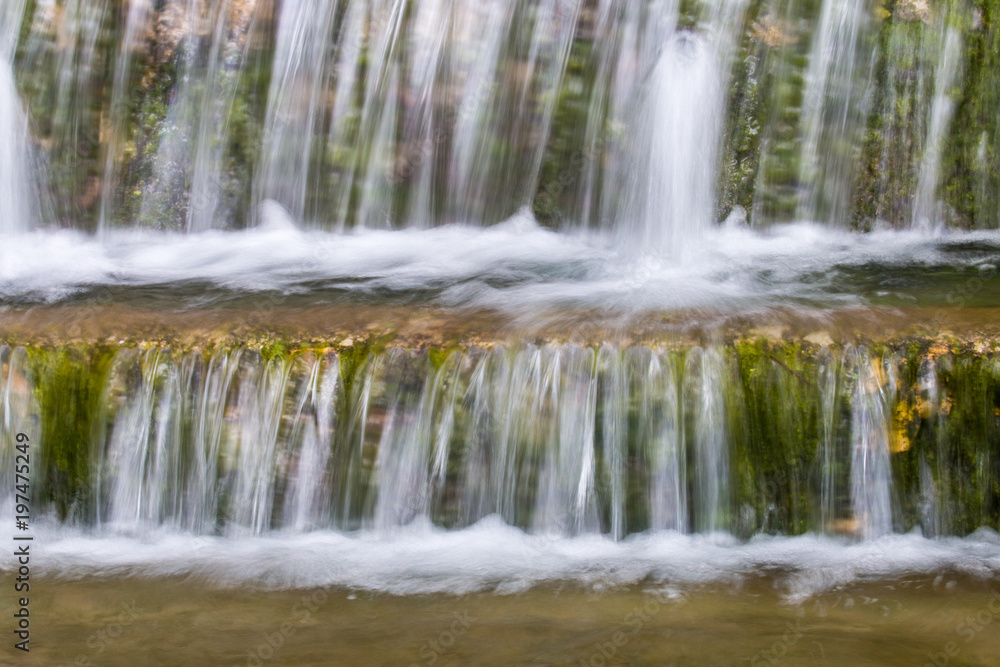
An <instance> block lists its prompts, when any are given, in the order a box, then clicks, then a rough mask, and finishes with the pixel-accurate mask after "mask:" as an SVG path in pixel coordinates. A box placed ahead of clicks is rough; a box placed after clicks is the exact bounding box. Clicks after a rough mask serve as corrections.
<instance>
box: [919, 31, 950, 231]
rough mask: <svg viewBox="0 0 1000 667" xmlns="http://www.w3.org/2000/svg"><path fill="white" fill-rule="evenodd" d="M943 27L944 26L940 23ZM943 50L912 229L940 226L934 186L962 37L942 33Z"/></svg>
mask: <svg viewBox="0 0 1000 667" xmlns="http://www.w3.org/2000/svg"><path fill="white" fill-rule="evenodd" d="M942 22H943V23H946V22H945V21H943V20H942ZM943 39H944V47H943V48H942V49H941V51H940V60H939V62H938V64H937V67H936V69H935V72H934V101H933V102H932V104H931V111H930V128H929V129H928V130H927V138H926V141H925V144H924V154H923V159H922V160H921V162H920V175H919V177H918V179H917V194H916V201H915V202H914V204H913V222H912V226H913V227H914V228H915V229H920V230H923V231H929V230H931V229H934V228H937V227H939V226H940V225H941V223H942V222H943V221H942V220H941V217H940V216H939V215H938V212H937V209H938V202H937V197H936V195H937V186H938V180H939V171H940V169H941V153H942V150H943V149H944V139H945V137H946V133H947V130H948V126H949V125H950V124H951V117H952V113H953V112H954V109H955V102H954V100H953V99H952V96H951V92H952V91H951V89H952V86H954V84H955V79H956V77H957V74H958V66H959V61H960V56H961V52H962V35H961V33H960V32H959V31H958V30H957V29H956V28H953V27H951V26H948V27H946V28H945V29H944V37H943Z"/></svg>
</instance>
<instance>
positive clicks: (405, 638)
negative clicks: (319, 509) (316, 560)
mask: <svg viewBox="0 0 1000 667" xmlns="http://www.w3.org/2000/svg"><path fill="white" fill-rule="evenodd" d="M13 604H14V601H13V600H12V599H11V596H5V600H4V607H3V609H4V612H3V616H4V617H5V618H8V619H10V618H11V613H10V610H11V609H12V608H13ZM30 609H31V619H32V620H31V633H32V634H31V644H30V646H31V652H30V654H23V653H21V652H19V651H14V650H13V649H12V643H13V642H11V640H10V637H9V634H8V632H5V633H4V634H5V635H7V639H5V641H4V648H3V653H2V654H0V655H3V656H4V658H3V662H4V664H11V665H28V664H31V665H80V666H83V665H239V666H244V665H246V666H250V667H260V666H263V665H352V666H353V665H403V666H404V667H412V666H413V665H418V666H420V665H427V666H431V665H574V666H582V665H591V666H593V667H601V666H602V665H752V666H753V667H759V666H762V665H769V666H773V665H915V666H918V667H919V666H923V665H936V667H942V666H944V665H997V664H1000V632H998V629H1000V581H989V582H984V581H966V582H956V581H948V580H947V579H938V580H937V581H928V580H919V579H914V580H905V581H894V582H878V583H868V584H864V585H861V586H854V587H852V588H850V589H846V590H843V591H838V592H831V593H827V594H824V595H821V596H817V597H813V598H811V599H809V600H808V601H806V602H804V603H802V604H790V603H788V601H787V600H785V599H783V598H782V597H781V596H780V595H779V594H778V592H777V591H776V590H775V588H774V585H773V582H770V581H768V580H760V581H757V582H753V583H750V584H746V585H743V586H740V587H739V589H738V590H737V589H734V588H715V589H709V590H698V591H685V592H683V593H677V592H673V593H671V594H669V595H668V594H666V593H663V592H658V591H656V590H652V589H644V588H641V587H635V588H630V589H618V590H613V591H605V592H595V591H592V590H583V589H581V588H579V587H578V586H566V587H549V588H541V589H535V590H532V591H529V592H525V593H520V594H514V595H498V594H495V593H485V594H477V595H468V596H460V597H456V596H446V595H429V596H413V597H392V596H387V595H372V594H367V593H363V592H351V591H347V590H343V589H312V590H298V591H284V592H259V591H248V590H219V589H212V588H207V587H205V586H203V585H201V584H196V583H192V582H187V581H172V580H153V581H149V580H145V581H143V580H136V579H127V580H112V581H108V580H104V581H89V582H69V583H68V582H64V581H53V580H46V579H41V580H38V581H37V582H35V583H34V584H33V586H32V596H31V603H30ZM8 625H9V622H8Z"/></svg>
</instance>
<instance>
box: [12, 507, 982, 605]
mask: <svg viewBox="0 0 1000 667" xmlns="http://www.w3.org/2000/svg"><path fill="white" fill-rule="evenodd" d="M35 540H36V544H40V545H44V548H43V549H40V554H41V556H40V558H41V565H40V567H41V568H42V570H43V571H44V572H45V574H46V576H54V577H56V578H59V579H71V580H75V579H81V578H91V577H96V578H120V577H142V578H147V577H149V578H159V577H188V578H191V579H194V580H196V581H203V582H207V583H209V584H211V585H214V586H220V587H237V586H251V587H255V586H260V587H263V588H266V589H290V588H307V587H317V586H334V587H343V588H352V589H360V590H367V591H374V592H380V593H388V594H393V595H411V594H426V593H446V594H455V595H458V594H466V593H471V592H476V591H493V592H496V593H513V592H518V591H523V590H527V589H530V588H531V587H534V586H538V585H541V584H545V583H557V582H573V583H576V584H579V585H582V586H587V587H596V588H602V589H604V588H608V587H620V586H628V585H633V584H638V583H643V584H656V585H661V584H662V585H664V586H671V587H680V588H684V587H691V586H702V585H722V586H726V587H728V586H733V585H737V584H738V583H739V582H740V581H741V580H744V579H746V578H748V577H752V576H755V575H759V574H769V575H770V576H773V577H774V578H775V580H776V582H777V585H778V586H779V589H780V590H782V591H783V593H784V595H785V596H786V598H787V599H788V600H789V601H800V600H802V599H805V598H808V597H809V596H811V595H815V594H818V593H821V592H824V591H829V590H833V589H837V588H839V587H843V586H846V585H849V584H852V583H855V582H861V581H871V580H889V579H898V578H901V577H904V576H911V575H935V574H937V573H940V572H950V573H955V574H964V575H968V576H974V577H983V578H989V577H996V576H998V575H1000V536H998V535H997V534H996V533H995V532H993V531H990V530H988V529H982V530H980V531H978V532H976V533H974V534H973V535H970V536H969V537H966V538H943V539H934V540H931V539H926V538H924V537H921V536H920V535H918V534H916V533H911V534H908V535H890V536H885V537H883V538H879V539H877V540H872V541H866V542H853V541H849V540H846V539H842V538H835V537H826V536H818V535H804V536H798V537H780V536H779V537H775V536H758V537H755V538H753V539H751V540H749V541H747V542H741V541H739V540H737V539H735V538H733V537H731V536H729V535H726V534H721V533H720V534H712V535H683V534H680V533H674V532H662V533H653V534H648V533H647V534H640V535H634V536H632V537H630V538H628V539H626V540H624V541H621V542H615V541H613V540H611V539H609V538H606V537H602V536H597V535H588V536H581V537H574V538H565V537H555V536H546V535H529V534H526V533H524V532H522V531H521V530H519V529H516V528H512V527H510V526H507V525H505V524H503V523H502V522H501V521H500V520H499V519H497V518H496V517H488V518H486V519H483V520H482V521H480V522H479V523H477V524H475V525H474V526H471V527H469V528H466V529H464V530H455V531H449V530H444V529H441V528H436V527H434V526H431V525H430V524H428V523H416V524H413V525H410V526H407V527H405V528H399V529H395V530H392V531H386V532H371V531H361V532H355V533H337V532H328V531H326V532H314V533H297V534H291V533H272V534H270V535H268V536H265V537H246V538H222V537H207V536H201V537H197V536H192V535H187V534H179V533H171V532H166V531H159V532H153V533H148V534H144V535H142V536H138V537H124V536H115V535H94V534H87V533H83V532H80V531H79V530H78V529H73V528H67V527H56V528H45V529H42V530H39V531H37V533H36V538H35ZM10 567H11V566H10V564H9V563H7V562H4V563H3V566H2V568H10ZM3 571H6V570H3Z"/></svg>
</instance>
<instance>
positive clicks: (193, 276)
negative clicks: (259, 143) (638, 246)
mask: <svg viewBox="0 0 1000 667" xmlns="http://www.w3.org/2000/svg"><path fill="white" fill-rule="evenodd" d="M998 251H1000V236H998V234H997V233H995V232H978V233H971V234H970V233H966V234H943V235H937V236H927V235H923V234H920V233H916V232H877V233H872V234H867V235H862V234H851V233H845V232H838V231H834V230H830V229H828V228H824V227H821V226H814V225H810V224H805V223H799V224H794V225H785V226H778V227H775V228H772V229H769V230H766V231H752V230H746V229H730V228H719V229H712V230H709V231H707V232H706V237H705V238H704V240H703V242H702V243H700V244H698V246H697V248H693V249H692V251H691V252H690V253H689V256H688V257H687V258H686V259H685V260H677V259H672V258H669V257H664V256H661V255H658V254H656V253H633V252H630V251H627V250H625V249H622V248H621V247H620V246H619V245H618V244H617V243H616V242H615V240H614V239H612V238H610V237H609V236H607V235H605V234H602V233H598V232H594V233H573V234H571V233H557V232H554V231H551V230H548V229H545V228H543V227H541V226H539V225H538V224H536V223H535V222H534V221H533V220H532V219H531V218H530V217H529V216H524V215H522V216H516V217H515V218H512V219H511V220H509V221H507V222H506V223H504V224H501V225H496V226H493V227H491V228H487V229H482V228H478V227H471V226H463V225H450V226H446V227H441V228H436V229H431V230H423V231H419V230H403V231H395V232H390V231H357V232H354V233H347V234H331V233H327V232H320V231H300V230H297V229H296V228H295V227H294V226H293V225H292V224H291V223H290V222H288V221H287V219H285V218H284V217H283V216H281V215H276V216H274V217H273V218H272V219H271V221H270V222H269V223H267V224H265V225H262V226H261V227H260V228H256V229H253V230H248V231H244V232H225V233H224V232H206V233H203V234H192V235H185V234H168V233H151V232H147V233H143V232H132V233H128V232H120V233H116V234H109V235H108V236H107V237H106V238H103V239H96V238H93V237H90V236H86V235H83V234H80V233H77V232H72V231H58V232H36V233H31V234H26V235H22V236H19V237H15V238H10V239H8V240H7V241H6V242H5V243H4V244H3V245H2V246H0V298H2V299H4V300H5V301H6V302H7V303H8V304H16V303H57V302H64V301H73V300H79V299H86V298H88V296H89V297H93V296H94V294H95V290H100V289H103V288H110V289H111V294H112V295H113V296H114V298H120V299H122V300H123V301H126V302H128V301H129V300H130V299H132V298H134V297H132V296H131V294H132V293H133V292H134V293H135V294H140V293H141V294H143V295H145V296H147V297H150V298H151V297H152V296H155V295H159V297H160V298H162V299H166V300H167V301H172V300H180V302H181V303H187V304H188V305H194V306H199V305H211V304H213V303H223V302H226V301H228V300H231V299H233V298H238V297H240V296H241V295H253V294H261V293H268V294H269V295H270V296H271V297H273V299H276V300H278V301H280V300H285V299H287V300H289V302H295V300H296V299H299V300H300V301H301V302H305V303H321V302H327V301H329V300H331V299H340V300H343V299H347V300H362V301H366V302H371V303H418V304H419V303H423V304H432V305H439V306H446V307H459V308H466V307H467V308H487V309H497V310H500V311H504V312H508V313H513V314H526V315H527V314H531V313H533V312H536V311H538V310H542V309H549V308H596V309H600V310H616V311H623V312H626V313H628V312H631V313H641V312H647V311H656V310H684V309H692V310H697V309H719V308H730V309H735V311H738V312H746V311H748V310H752V309H760V308H768V307H775V306H796V305H812V306H820V307H825V306H829V307H838V306H862V305H866V304H872V303H878V304H883V303H885V304H889V305H899V306H905V305H918V304H928V305H952V303H953V302H954V300H955V299H954V296H955V294H956V293H957V290H958V288H959V287H962V286H963V285H965V284H966V283H969V281H979V282H977V283H976V284H977V285H979V286H980V288H981V289H980V290H979V294H980V296H981V297H983V298H987V297H988V296H989V295H990V294H994V293H995V290H996V286H995V283H996V281H995V276H996V258H997V253H998ZM983 287H985V289H982V288H983ZM140 288H142V289H141V290H140ZM130 290H131V291H130ZM960 291H961V293H962V294H963V295H964V294H966V293H968V297H965V296H963V299H966V298H968V299H971V298H972V296H973V295H975V294H976V292H975V291H970V290H964V289H963V290H960ZM185 295H187V296H185ZM949 299H950V300H949ZM104 300H105V301H106V300H107V298H105V299H104ZM270 303H275V301H271V302H270ZM963 303H965V304H966V305H973V302H971V301H964V302H963Z"/></svg>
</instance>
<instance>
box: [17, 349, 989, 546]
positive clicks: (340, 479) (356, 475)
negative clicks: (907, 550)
mask: <svg viewBox="0 0 1000 667" xmlns="http://www.w3.org/2000/svg"><path fill="white" fill-rule="evenodd" d="M922 354H925V353H923V352H913V351H912V350H910V351H908V350H906V349H900V350H893V349H886V350H884V351H882V352H881V353H875V352H873V351H872V350H870V349H866V348H864V347H858V348H855V347H851V346H847V347H846V348H844V349H842V350H841V351H839V352H835V351H833V350H831V349H829V348H826V347H823V348H816V349H812V350H810V351H805V350H802V349H796V348H795V347H789V346H782V345H780V344H772V343H768V342H766V341H757V342H751V341H743V342H736V343H733V344H729V345H712V346H706V347H698V346H694V347H690V348H687V349H661V348H655V347H647V346H643V345H635V346H630V347H616V346H612V345H608V344H605V345H602V346H599V347H581V346H578V345H573V344H547V345H544V346H541V347H538V346H534V345H526V344H518V345H513V346H506V345H495V346H492V347H470V348H468V349H454V350H452V351H447V350H443V351H436V350H432V351H431V352H415V351H411V350H407V349H404V348H387V349H383V350H377V349H369V350H357V349H352V348H341V349H340V352H339V353H338V352H337V351H336V350H334V349H328V350H325V351H324V350H313V349H302V350H296V351H294V352H291V353H284V354H275V355H270V356H267V357H265V356H262V354H261V353H260V352H258V351H256V350H252V349H242V348H237V349H234V350H231V351H223V350H220V351H217V352H215V353H212V354H205V353H202V352H198V351H192V352H187V353H177V352H174V351H172V350H171V349H170V348H166V347H157V346H153V347H146V348H145V349H137V348H130V347H123V348H120V349H117V350H94V351H91V352H89V353H81V352H80V351H79V350H75V349H73V348H69V349H58V350H44V349H25V348H14V349H11V348H9V347H3V348H0V359H2V361H3V369H4V373H3V375H2V376H0V377H2V380H3V384H0V397H2V409H3V412H2V414H0V416H2V419H3V420H4V423H5V424H11V423H35V424H39V427H40V428H41V432H42V438H41V439H42V442H43V443H49V444H48V445H47V449H44V450H43V452H42V466H43V468H42V471H40V473H39V476H38V479H39V483H40V484H41V485H42V489H43V492H42V493H43V496H42V497H43V498H45V499H46V507H47V511H48V512H50V513H51V516H52V518H53V519H54V520H57V521H62V522H66V523H69V524H73V525H78V526H81V527H84V528H86V529H87V531H88V532H91V531H96V534H100V535H142V534H145V533H148V532H150V531H155V530H157V529H160V528H169V529H171V530H176V531H181V532H184V533H191V534H194V535H221V536H230V537H235V536H240V535H253V534H256V535H265V534H269V533H272V532H274V531H281V532H287V531H293V532H297V533H303V532H309V531H316V530H338V531H354V530H363V531H375V532H384V531H391V530H394V529H396V528H398V527H400V526H406V525H409V524H413V523H414V522H421V521H426V522H429V523H430V524H433V525H437V526H441V527H444V528H448V529H461V528H464V527H468V526H471V525H473V524H475V523H477V522H479V521H482V520H483V519H485V518H487V517H491V516H493V517H497V518H498V519H499V520H502V521H503V522H504V523H505V524H507V525H509V526H512V527H517V528H520V529H521V530H523V531H525V532H526V533H531V534H539V535H562V536H574V535H576V536H579V535H590V534H594V535H596V534H601V535H605V536H606V537H608V538H611V539H616V540H617V539H622V538H626V537H627V536H629V535H633V534H636V533H644V532H654V533H655V532H657V531H677V532H680V533H705V534H709V533H714V532H716V531H724V532H727V533H731V534H734V535H742V536H750V535H752V534H755V533H760V532H764V533H781V534H799V533H804V532H814V533H827V534H848V535H853V536H854V537H856V538H858V539H872V538H877V537H880V536H884V535H888V534H891V533H894V532H897V533H899V532H909V531H911V530H913V529H915V528H916V529H918V530H921V531H923V532H925V533H926V534H929V535H947V534H952V535H963V534H967V533H969V532H970V531H973V530H975V529H977V528H979V527H980V526H991V527H993V528H996V527H997V526H998V523H997V521H998V514H1000V496H998V492H997V486H996V484H997V480H998V473H1000V470H998V466H1000V461H998V459H997V457H996V456H995V454H994V452H993V451H992V449H991V448H992V447H993V446H994V445H995V442H996V440H995V438H996V437H997V434H998V432H1000V425H998V418H997V414H1000V404H998V403H997V400H998V398H997V397H998V396H1000V394H998V393H997V392H998V388H1000V366H997V363H996V359H995V358H994V357H992V356H990V357H988V358H976V356H975V355H963V354H961V353H958V354H951V353H948V354H945V355H944V356H942V357H938V358H937V359H936V360H935V361H934V362H933V365H931V366H928V365H927V364H928V363H930V362H926V361H923V360H922V358H921V356H920V355H922ZM929 386H933V391H932V390H931V389H929V388H928V387H929ZM68 401H69V402H68ZM68 407H71V410H70V411H67V408H68ZM971 429H975V430H971ZM70 434H75V435H73V437H71V438H70V437H67V436H69V435H70ZM764 434H767V437H766V438H764V437H762V436H763V435H764ZM4 437H5V439H10V438H11V437H12V433H11V432H10V431H9V429H5V431H4ZM43 446H46V445H43ZM11 451H13V450H12V449H10V448H8V449H5V450H4V452H5V454H4V456H5V457H6V458H5V460H4V463H9V461H7V458H9V457H10V456H11V454H10V452H11ZM12 468H13V466H12V465H11V466H7V468H6V469H5V470H6V471H7V472H5V474H8V476H9V470H11V469H12ZM5 502H6V503H8V504H10V503H13V498H12V497H8V498H7V500H6V501H5ZM929 502H932V503H933V505H931V506H928V505H927V503H929Z"/></svg>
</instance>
